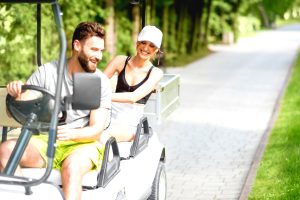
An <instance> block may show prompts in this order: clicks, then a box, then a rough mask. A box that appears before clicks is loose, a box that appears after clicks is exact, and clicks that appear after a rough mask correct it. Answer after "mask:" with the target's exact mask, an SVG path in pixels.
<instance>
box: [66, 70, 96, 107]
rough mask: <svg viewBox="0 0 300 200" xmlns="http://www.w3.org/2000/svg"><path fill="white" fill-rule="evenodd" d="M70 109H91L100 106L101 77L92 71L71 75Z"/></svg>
mask: <svg viewBox="0 0 300 200" xmlns="http://www.w3.org/2000/svg"><path fill="white" fill-rule="evenodd" d="M73 82H74V87H73V96H72V100H71V102H72V109H78V110H92V109H97V108H99V106H100V97H101V79H100V77H99V76H97V75H96V74H92V73H75V74H74V75H73Z"/></svg>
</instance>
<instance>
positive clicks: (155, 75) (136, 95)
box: [112, 67, 163, 103]
mask: <svg viewBox="0 0 300 200" xmlns="http://www.w3.org/2000/svg"><path fill="white" fill-rule="evenodd" d="M162 77H163V71H162V70H161V69H159V68H157V67H155V68H153V70H152V72H151V73H150V76H149V78H148V80H147V81H146V82H145V83H143V85H141V86H140V87H139V88H137V89H136V90H135V91H134V92H120V93H113V94H112V101H115V102H124V103H125V102H126V103H135V102H137V101H138V100H140V99H142V98H143V97H145V96H146V95H148V94H149V93H150V92H152V91H153V90H154V89H155V87H156V85H157V84H158V82H159V81H160V80H161V79H162Z"/></svg>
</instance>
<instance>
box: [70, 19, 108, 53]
mask: <svg viewBox="0 0 300 200" xmlns="http://www.w3.org/2000/svg"><path fill="white" fill-rule="evenodd" d="M93 36H97V37H100V38H102V39H104V36H105V31H104V28H103V27H102V26H101V25H100V24H98V23H97V22H81V23H80V24H78V25H77V27H76V29H75V31H74V33H73V38H72V49H73V48H74V41H75V40H79V41H82V40H85V39H88V38H90V37H93Z"/></svg>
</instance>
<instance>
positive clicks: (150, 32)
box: [137, 25, 163, 48]
mask: <svg viewBox="0 0 300 200" xmlns="http://www.w3.org/2000/svg"><path fill="white" fill-rule="evenodd" d="M162 36H163V34H162V32H161V31H160V30H159V29H158V28H156V27H155V26H150V25H148V26H145V27H144V28H143V29H142V30H141V32H140V33H139V35H138V38H137V41H138V42H140V41H149V42H152V43H153V44H154V45H155V46H156V47H157V48H160V45H161V40H162Z"/></svg>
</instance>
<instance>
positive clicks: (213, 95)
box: [157, 25, 300, 200]
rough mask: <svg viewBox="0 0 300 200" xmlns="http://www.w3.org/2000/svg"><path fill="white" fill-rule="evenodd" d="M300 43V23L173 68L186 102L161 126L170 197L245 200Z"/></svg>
mask: <svg viewBox="0 0 300 200" xmlns="http://www.w3.org/2000/svg"><path fill="white" fill-rule="evenodd" d="M299 45H300V25H293V26H287V27H284V28H281V29H278V30H272V31H263V32H259V33H258V34H257V35H256V36H254V37H251V38H245V39H241V40H240V41H239V42H238V43H237V44H235V45H231V46H225V45H223V46H222V45H218V46H217V45H216V46H211V47H210V49H211V50H212V51H214V53H212V54H210V55H209V56H207V57H205V58H203V59H201V60H198V61H196V62H193V63H191V64H189V65H187V66H184V67H182V68H172V67H170V68H168V69H167V73H176V74H180V76H181V90H180V102H181V105H180V107H179V108H178V109H177V110H176V111H175V112H173V113H172V114H171V115H170V116H169V117H168V118H167V119H166V120H165V121H164V122H163V123H162V124H161V125H160V126H158V127H157V130H158V133H159V137H160V139H161V141H162V142H163V143H164V144H165V146H166V149H167V151H166V153H167V164H166V165H167V177H168V193H167V199H169V200H197V199H203V200H209V199H233V200H234V199H239V198H240V196H241V194H242V191H243V189H244V185H245V182H246V180H247V177H249V176H248V175H249V172H250V169H251V166H252V164H253V163H254V162H255V159H254V158H255V153H256V152H257V149H258V147H259V144H260V142H261V140H262V138H263V135H264V134H266V133H267V130H268V128H269V124H271V123H270V121H271V120H272V116H274V115H273V114H274V110H275V109H276V108H277V106H278V104H277V102H278V99H279V98H280V95H281V92H282V91H283V89H284V87H285V83H286V80H287V79H288V77H289V71H290V69H291V66H292V64H293V62H294V61H295V57H296V55H297V50H298V47H299ZM250 174H251V173H250ZM246 196H247V195H246Z"/></svg>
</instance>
